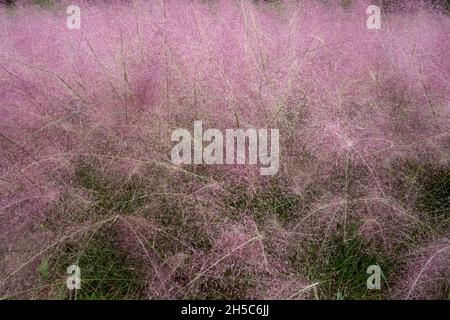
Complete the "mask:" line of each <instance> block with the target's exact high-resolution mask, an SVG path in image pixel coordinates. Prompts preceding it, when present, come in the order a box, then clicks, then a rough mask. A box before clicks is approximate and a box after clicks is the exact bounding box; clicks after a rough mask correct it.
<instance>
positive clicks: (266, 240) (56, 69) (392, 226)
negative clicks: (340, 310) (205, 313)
mask: <svg viewBox="0 0 450 320" xmlns="http://www.w3.org/2000/svg"><path fill="white" fill-rule="evenodd" d="M7 2H8V1H3V3H4V4H0V298H1V299H69V298H70V299H73V298H76V299H450V238H449V236H450V158H449V156H450V37H449V31H450V16H449V12H448V10H446V8H445V2H441V4H442V5H439V4H438V1H433V2H430V1H428V2H427V1H395V2H394V1H373V3H372V2H369V1H319V0H304V1H237V0H236V1H234V0H211V1H206V0H191V1H188V0H158V1H156V0H155V1H140V0H129V1H125V0H124V1H119V0H117V1H115V0H114V1H94V0H91V1H88V0H73V1H69V2H68V1H50V0H48V1H42V0H40V1H15V4H12V3H11V2H12V1H9V2H10V4H7ZM69 4H76V5H78V6H79V8H80V12H81V20H80V21H81V25H80V28H79V29H76V28H75V29H70V28H68V26H67V19H68V17H69V15H70V13H68V12H66V9H67V7H68V5H69ZM371 4H377V5H379V6H380V8H381V28H380V29H369V28H368V27H367V19H368V18H369V14H367V12H366V10H367V7H368V6H369V5H371ZM194 121H202V122H203V126H204V127H205V128H218V129H219V130H223V131H224V130H226V129H229V128H244V129H245V128H273V129H278V130H279V145H280V167H279V171H278V172H277V173H276V174H275V175H269V176H263V175H260V172H259V167H258V166H257V165H251V164H248V163H246V164H234V165H228V164H218V165H207V164H192V165H188V164H185V165H176V164H174V163H173V162H172V161H171V150H172V148H173V146H174V142H172V141H171V133H172V132H173V131H174V130H175V129H177V128H186V129H188V130H192V128H193V124H194ZM71 265H76V266H78V267H79V268H80V270H81V276H80V278H81V288H80V289H78V290H75V291H70V290H68V288H67V285H66V282H67V277H68V276H69V275H68V274H67V268H68V267H69V266H71ZM373 265H376V266H379V268H380V269H381V272H382V275H381V288H380V289H378V290H370V289H368V288H367V279H368V277H369V276H370V274H368V273H367V269H368V267H369V266H373Z"/></svg>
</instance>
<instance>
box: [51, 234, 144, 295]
mask: <svg viewBox="0 0 450 320" xmlns="http://www.w3.org/2000/svg"><path fill="white" fill-rule="evenodd" d="M115 237H116V233H115V231H114V229H113V228H112V227H109V228H107V229H104V230H102V229H100V230H98V231H97V232H96V233H94V234H93V235H92V236H91V237H90V239H89V240H88V242H87V243H86V244H81V242H68V243H67V244H65V245H64V247H63V248H62V250H61V251H60V252H59V254H57V255H55V256H54V257H53V258H52V259H50V260H49V271H48V273H50V274H51V275H53V277H51V279H50V280H53V282H55V281H56V282H59V283H61V286H60V289H59V292H58V293H57V294H56V298H63V299H64V298H67V297H68V295H67V290H66V283H65V279H66V277H67V276H68V275H67V274H66V273H65V272H66V269H67V267H68V266H70V265H72V264H74V265H78V266H79V267H80V269H81V289H79V290H77V292H76V299H85V300H109V299H137V298H139V297H140V295H141V293H142V291H143V283H141V282H140V277H139V276H138V274H137V270H136V265H135V264H133V263H132V261H130V259H129V258H128V257H127V256H126V255H125V254H124V253H123V252H122V251H121V249H120V248H119V247H118V246H117V244H116V242H115ZM58 279H62V281H58Z"/></svg>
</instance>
